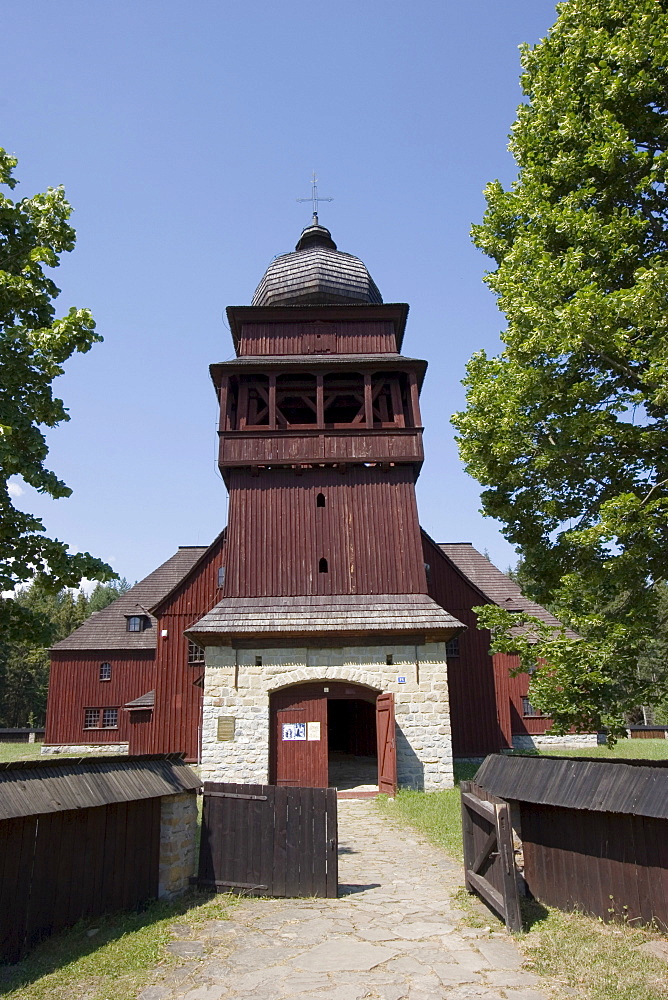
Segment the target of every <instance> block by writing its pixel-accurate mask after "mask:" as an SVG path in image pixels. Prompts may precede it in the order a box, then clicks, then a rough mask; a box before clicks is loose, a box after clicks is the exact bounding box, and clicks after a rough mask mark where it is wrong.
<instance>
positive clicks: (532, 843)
mask: <svg viewBox="0 0 668 1000" xmlns="http://www.w3.org/2000/svg"><path fill="white" fill-rule="evenodd" d="M476 782H477V783H478V784H479V785H481V786H482V787H483V788H484V789H485V792H486V794H487V795H488V796H499V797H501V798H502V799H503V800H505V801H507V802H512V803H514V808H513V816H514V818H515V823H516V833H517V834H518V835H519V837H520V838H521V841H522V847H523V855H524V873H523V874H524V880H525V882H526V887H527V889H528V891H529V893H530V894H531V895H532V896H533V897H535V898H536V899H539V900H541V901H542V902H544V903H547V904H548V905H550V906H556V907H559V908H560V909H563V910H574V909H578V910H582V911H583V912H585V913H590V914H593V915H594V916H598V917H601V919H603V920H606V921H610V920H619V921H623V922H625V923H630V924H634V923H643V924H652V923H653V924H654V925H655V926H658V927H659V928H661V929H663V930H664V931H666V930H668V761H653V760H636V761H633V760H623V761H606V760H601V759H586V758H579V759H576V758H558V757H506V756H503V755H499V756H497V755H494V756H491V757H488V758H487V759H486V760H485V762H484V764H483V765H482V767H481V768H480V770H479V771H478V773H477V774H476Z"/></svg>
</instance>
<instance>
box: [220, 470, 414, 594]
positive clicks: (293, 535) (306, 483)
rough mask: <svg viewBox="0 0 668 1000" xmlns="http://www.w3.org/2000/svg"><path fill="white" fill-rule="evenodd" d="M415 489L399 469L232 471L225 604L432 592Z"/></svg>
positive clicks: (407, 474) (409, 474) (410, 474)
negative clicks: (321, 501)
mask: <svg viewBox="0 0 668 1000" xmlns="http://www.w3.org/2000/svg"><path fill="white" fill-rule="evenodd" d="M413 482H414V474H413V472H412V470H411V469H403V468H397V467H395V468H390V469H387V470H386V471H382V470H381V469H379V468H365V467H364V466H355V467H353V468H351V469H349V470H347V471H341V470H340V469H331V468H323V469H321V468H316V469H307V470H304V472H303V473H302V474H301V475H300V474H299V473H297V474H296V473H295V471H294V470H291V469H287V470H282V469H261V470H259V471H258V473H257V474H256V475H253V474H252V473H250V472H248V471H246V470H234V471H233V472H232V473H231V487H232V489H231V491H230V520H229V524H230V527H229V539H228V540H229V547H228V565H227V576H226V583H225V596H227V597H264V596H286V597H288V596H297V595H315V594H415V593H426V579H425V575H424V567H423V560H422V551H421V543H420V530H419V525H418V519H417V505H416V501H415V491H414V487H413ZM318 493H322V494H323V495H324V497H325V507H318V506H317V496H318ZM321 559H326V560H327V572H326V573H325V572H320V571H319V566H320V560H321Z"/></svg>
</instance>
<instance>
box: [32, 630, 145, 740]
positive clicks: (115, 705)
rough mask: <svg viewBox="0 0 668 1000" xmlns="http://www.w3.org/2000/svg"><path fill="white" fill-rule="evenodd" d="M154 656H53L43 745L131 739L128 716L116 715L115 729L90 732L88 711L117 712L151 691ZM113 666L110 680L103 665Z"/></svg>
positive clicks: (111, 653)
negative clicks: (104, 678)
mask: <svg viewBox="0 0 668 1000" xmlns="http://www.w3.org/2000/svg"><path fill="white" fill-rule="evenodd" d="M153 656H154V653H153V650H152V649H147V650H137V651H135V652H127V651H123V650H106V651H100V652H99V653H97V652H95V651H94V650H93V651H89V650H81V651H78V650H67V651H63V652H57V651H56V652H54V653H52V661H51V676H50V682H49V702H48V709H47V716H46V718H47V723H46V734H45V738H44V742H45V743H46V744H47V745H48V744H50V743H56V744H58V743H65V744H75V745H76V744H78V743H82V744H83V743H96V744H97V743H124V742H127V741H128V740H129V738H130V732H131V726H130V719H129V714H130V713H128V712H125V711H123V709H122V708H120V710H119V711H118V716H117V722H118V725H117V728H113V729H112V728H101V726H99V725H98V728H95V729H90V728H89V729H86V728H84V724H85V721H86V718H85V714H84V709H85V708H89V709H90V708H94V709H95V710H97V711H98V713H99V712H100V711H102V710H103V709H119V706H122V705H125V704H126V703H127V702H128V701H132V700H133V699H134V698H139V697H140V695H143V694H146V692H147V691H150V690H151V688H152V687H153V671H154V666H153ZM103 663H104V664H111V676H110V678H109V680H103V679H102V678H101V673H100V671H101V666H102V664H103Z"/></svg>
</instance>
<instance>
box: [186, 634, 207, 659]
mask: <svg viewBox="0 0 668 1000" xmlns="http://www.w3.org/2000/svg"><path fill="white" fill-rule="evenodd" d="M188 663H190V664H191V665H192V664H196V663H204V650H203V649H202V647H201V646H198V645H197V644H196V643H194V642H191V640H190V639H188Z"/></svg>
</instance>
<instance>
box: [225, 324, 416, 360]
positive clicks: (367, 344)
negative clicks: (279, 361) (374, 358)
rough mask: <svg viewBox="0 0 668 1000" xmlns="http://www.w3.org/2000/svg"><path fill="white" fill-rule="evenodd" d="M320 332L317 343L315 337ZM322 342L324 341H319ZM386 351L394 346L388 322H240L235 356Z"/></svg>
mask: <svg viewBox="0 0 668 1000" xmlns="http://www.w3.org/2000/svg"><path fill="white" fill-rule="evenodd" d="M318 333H319V334H320V343H318V341H317V340H316V337H317V334H318ZM323 342H324V343H323ZM323 346H325V347H327V348H328V350H327V351H326V353H331V354H388V353H394V352H396V349H397V342H396V336H395V333H394V324H393V323H392V322H382V321H376V322H367V323H364V322H359V321H358V322H348V323H346V322H343V321H339V322H335V321H331V322H328V323H244V325H243V327H242V330H241V337H240V340H239V356H240V357H244V356H246V357H248V356H251V357H252V356H259V355H274V356H275V355H289V354H312V353H316V352H322V348H323Z"/></svg>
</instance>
